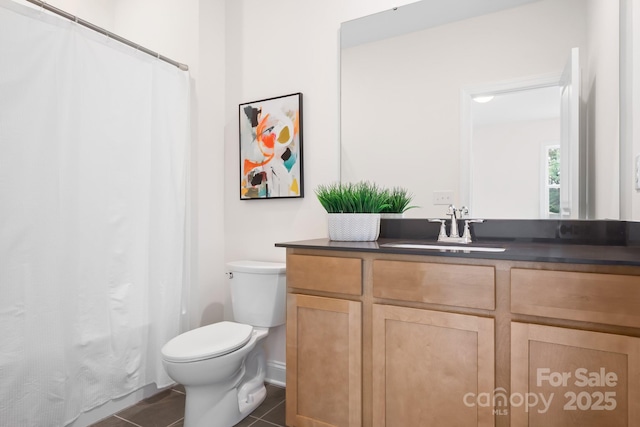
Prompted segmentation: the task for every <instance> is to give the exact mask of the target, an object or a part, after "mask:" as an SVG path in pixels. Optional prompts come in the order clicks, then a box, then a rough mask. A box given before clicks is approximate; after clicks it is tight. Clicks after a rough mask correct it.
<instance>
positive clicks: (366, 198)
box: [315, 181, 389, 213]
mask: <svg viewBox="0 0 640 427" xmlns="http://www.w3.org/2000/svg"><path fill="white" fill-rule="evenodd" d="M315 193H316V196H317V197H318V200H319V201H320V204H321V205H322V207H324V208H325V210H326V211H327V212H328V213H380V212H382V211H383V210H384V209H388V208H389V202H388V191H387V190H385V189H383V188H381V187H379V186H378V185H377V184H374V183H371V182H369V181H360V182H357V183H334V184H328V185H319V186H318V187H317V188H316V190H315Z"/></svg>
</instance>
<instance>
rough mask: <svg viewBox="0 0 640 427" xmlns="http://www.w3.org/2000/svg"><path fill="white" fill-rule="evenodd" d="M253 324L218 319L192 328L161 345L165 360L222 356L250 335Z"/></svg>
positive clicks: (245, 340) (244, 342) (176, 360)
mask: <svg viewBox="0 0 640 427" xmlns="http://www.w3.org/2000/svg"><path fill="white" fill-rule="evenodd" d="M252 332H253V326H251V325H245V324H243V323H236V322H226V321H225V322H218V323H214V324H212V325H207V326H202V327H200V328H196V329H192V330H190V331H188V332H185V333H183V334H181V335H178V336H177V337H175V338H173V339H172V340H170V341H169V342H168V343H166V344H165V345H164V347H162V357H163V358H164V359H165V360H166V361H168V362H178V363H179V362H183V363H184V362H196V361H198V360H205V359H210V358H213V357H219V356H223V355H225V354H228V353H231V352H233V351H236V350H237V349H239V348H241V347H243V346H244V345H245V344H246V343H247V342H249V340H250V339H251V334H252Z"/></svg>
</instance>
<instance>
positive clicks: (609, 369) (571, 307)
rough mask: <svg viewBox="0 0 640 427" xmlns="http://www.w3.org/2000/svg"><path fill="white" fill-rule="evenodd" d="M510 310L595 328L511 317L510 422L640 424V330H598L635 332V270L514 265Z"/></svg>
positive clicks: (638, 283)
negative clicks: (609, 327) (620, 271)
mask: <svg viewBox="0 0 640 427" xmlns="http://www.w3.org/2000/svg"><path fill="white" fill-rule="evenodd" d="M511 311H512V312H513V313H514V314H516V315H517V314H526V315H532V316H539V317H540V318H550V319H555V322H559V321H561V320H576V321H580V324H579V325H578V326H580V327H581V328H582V329H584V328H589V329H592V330H591V331H589V330H580V329H577V328H559V327H553V326H547V325H539V324H532V323H523V322H512V324H511V394H512V396H514V398H516V399H520V397H522V404H518V403H520V401H519V400H518V401H515V402H511V403H512V404H511V426H512V427H525V426H544V427H547V426H549V427H554V426H558V427H573V426H575V427H596V426H620V427H624V426H636V425H640V338H638V337H634V336H627V335H623V334H621V333H618V334H612V333H603V332H595V330H602V329H603V326H601V325H615V326H618V327H622V332H623V333H624V332H628V333H630V334H637V329H638V328H640V276H636V275H626V274H601V273H593V272H575V271H553V270H536V269H526V268H513V269H512V270H511ZM543 321H544V320H543ZM555 322H554V320H551V321H547V322H545V323H555ZM605 328H606V327H605Z"/></svg>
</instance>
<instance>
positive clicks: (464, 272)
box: [373, 260, 496, 310]
mask: <svg viewBox="0 0 640 427" xmlns="http://www.w3.org/2000/svg"><path fill="white" fill-rule="evenodd" d="M495 282H496V279H495V268H494V267H493V266H482V265H453V264H436V263H424V262H407V261H385V260H375V261H374V262H373V296H374V297H377V298H389V299H395V300H401V301H416V302H428V303H433V304H443V305H452V306H457V307H471V308H482V309H487V310H493V309H495V306H496V302H495V301H496V298H495Z"/></svg>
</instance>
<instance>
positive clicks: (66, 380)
mask: <svg viewBox="0 0 640 427" xmlns="http://www.w3.org/2000/svg"><path fill="white" fill-rule="evenodd" d="M188 106H189V78H188V75H187V73H185V72H183V71H180V70H178V69H177V68H176V67H174V66H172V65H169V64H166V63H164V62H162V61H160V60H158V59H156V58H153V57H151V56H148V55H146V54H143V53H141V52H136V51H135V50H134V49H132V48H130V47H127V46H124V45H121V44H120V43H118V42H116V41H114V40H109V39H108V38H107V37H106V36H104V35H100V34H98V33H95V32H92V31H90V30H88V29H85V28H83V27H81V26H79V25H78V24H76V23H74V22H71V21H67V20H65V19H62V18H59V17H57V16H51V15H49V14H47V13H45V12H43V11H41V10H38V9H33V8H31V7H26V6H24V5H19V4H16V3H14V2H12V1H10V0H0V426H11V427H22V426H37V427H44V426H61V425H64V424H66V423H68V422H70V421H72V420H73V419H75V418H77V416H78V415H79V414H80V413H81V412H83V411H86V410H88V409H90V408H93V407H95V406H97V405H100V404H102V403H104V402H106V401H108V400H110V399H113V398H114V397H118V396H122V395H125V394H127V393H129V392H131V391H133V390H136V389H138V388H140V387H143V386H145V385H147V384H150V383H156V384H157V385H158V386H165V385H168V384H169V383H170V382H171V381H170V379H169V378H168V377H167V375H166V373H165V372H164V370H163V368H162V364H161V359H160V348H161V347H162V345H163V344H164V343H165V342H166V341H168V340H169V339H170V338H171V337H173V336H175V335H176V334H178V333H179V332H180V322H181V320H182V319H183V316H184V310H183V308H182V305H181V304H183V303H184V301H185V297H186V295H185V292H186V290H187V289H188V283H186V282H187V274H186V269H185V267H186V264H185V263H186V258H187V255H186V252H185V251H186V250H187V244H186V243H185V240H186V238H187V233H186V230H187V224H186V221H187V215H186V214H185V213H186V209H187V204H188V200H187V199H188V192H187V185H188V182H187V181H188V179H187V177H188V157H189V153H188V146H189V145H188V141H189V134H188V131H189V112H188Z"/></svg>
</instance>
